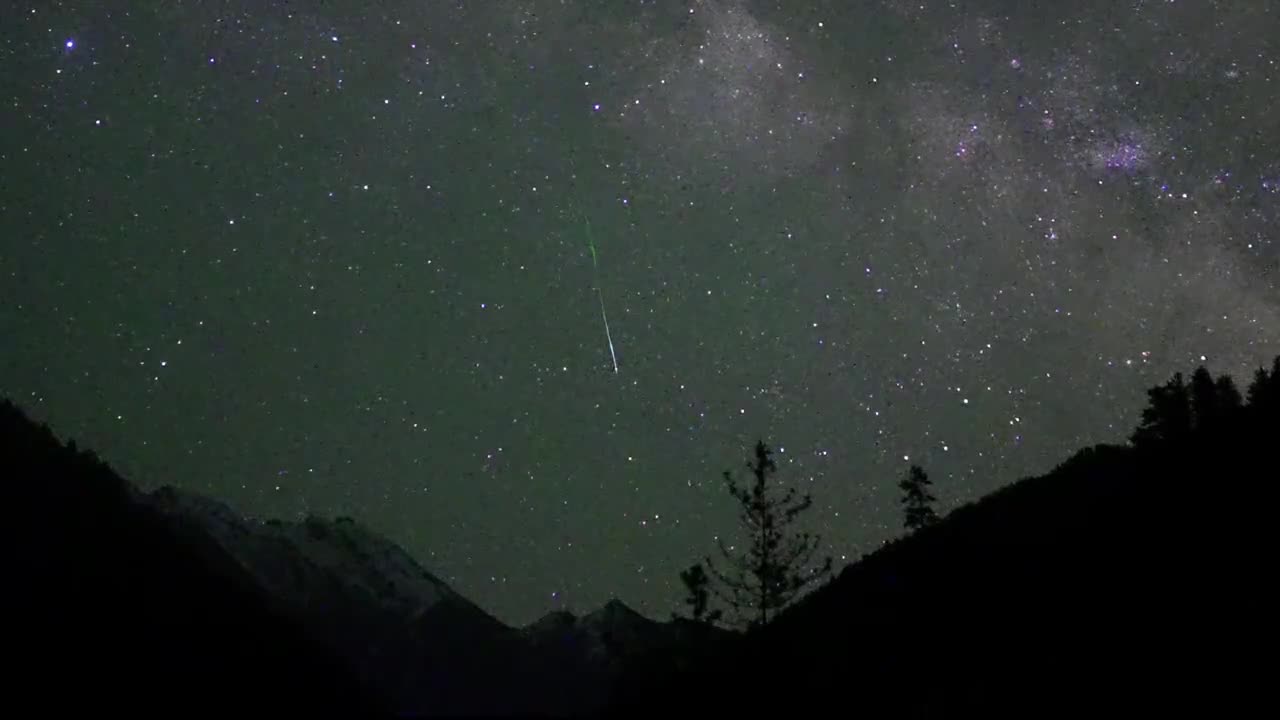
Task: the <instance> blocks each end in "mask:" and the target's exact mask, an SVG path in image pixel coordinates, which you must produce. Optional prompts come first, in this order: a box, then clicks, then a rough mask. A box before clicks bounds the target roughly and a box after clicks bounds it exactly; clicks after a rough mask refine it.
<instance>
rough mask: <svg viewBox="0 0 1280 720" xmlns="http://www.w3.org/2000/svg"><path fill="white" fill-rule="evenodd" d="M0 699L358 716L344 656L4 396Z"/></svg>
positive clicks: (0, 420) (86, 708) (89, 710)
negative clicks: (0, 681) (1, 690)
mask: <svg viewBox="0 0 1280 720" xmlns="http://www.w3.org/2000/svg"><path fill="white" fill-rule="evenodd" d="M0 476H2V477H3V479H4V484H3V493H4V500H5V502H4V507H5V509H6V513H5V517H4V518H3V521H2V523H3V524H2V525H0V527H3V531H4V542H3V546H4V557H3V562H2V563H0V568H3V570H2V572H3V577H4V582H3V584H4V590H3V593H0V594H2V595H3V597H4V608H3V620H0V622H3V632H2V633H0V637H2V638H3V646H2V647H3V652H4V654H5V659H6V663H5V664H6V669H5V671H4V676H5V682H4V687H5V688H6V690H5V698H4V701H3V702H4V704H5V706H6V707H8V708H10V710H11V711H13V712H17V713H18V714H23V715H48V714H54V715H58V716H61V715H76V716H79V717H85V716H91V717H106V716H108V715H112V714H121V713H123V714H125V715H126V716H128V717H137V716H139V713H142V714H145V715H146V716H158V715H160V714H161V713H163V714H165V715H166V716H174V717H180V716H185V715H191V714H208V713H215V714H218V715H224V716H226V717H241V716H245V715H254V716H256V715H260V714H263V713H269V714H271V715H286V714H287V716H289V717H299V716H307V715H324V716H330V717H334V716H346V717H361V716H368V715H370V714H377V712H378V710H377V707H376V706H375V704H374V703H373V702H371V701H370V699H369V697H368V695H367V694H366V693H365V692H364V691H363V690H362V689H361V688H359V687H358V686H357V684H356V682H355V681H354V680H353V678H352V676H351V674H350V673H349V672H348V670H347V668H346V667H345V665H344V664H343V663H342V662H341V661H339V660H338V659H336V658H334V657H333V656H331V655H330V654H329V653H327V652H326V651H325V650H324V649H322V648H321V647H320V646H319V645H318V644H316V643H315V642H313V641H312V640H311V639H310V638H309V637H307V635H306V634H304V633H303V632H302V631H301V629H300V628H299V627H298V626H296V625H295V624H293V623H291V622H289V621H288V620H286V619H285V618H283V617H281V616H279V615H277V614H275V613H273V612H272V611H271V610H269V607H270V604H269V602H268V600H267V598H265V597H264V596H263V595H262V594H261V592H260V591H259V590H258V589H257V588H256V586H255V584H254V583H253V582H252V581H251V580H250V579H249V578H248V577H247V576H245V575H244V573H243V571H242V569H241V568H240V567H239V566H237V565H236V564H235V562H234V561H232V560H231V559H230V558H229V557H227V556H226V555H225V553H223V552H222V551H221V549H220V548H218V547H217V546H215V545H213V544H211V543H208V542H205V541H202V540H201V537H202V536H201V535H200V534H199V533H191V534H190V535H184V534H182V533H181V532H178V531H175V529H174V528H173V526H172V525H171V524H169V523H167V522H165V521H164V520H163V519H162V518H161V517H160V516H159V515H158V514H157V513H155V512H152V511H150V510H148V509H146V508H145V507H142V506H141V505H139V504H138V503H136V502H134V501H133V497H132V496H133V494H134V492H135V491H134V490H133V489H132V488H131V486H129V485H128V483H126V482H125V481H124V480H122V479H121V478H120V477H119V476H117V475H116V474H115V473H114V472H112V471H111V470H110V469H109V468H108V467H107V466H106V465H104V464H103V463H101V462H100V461H99V460H98V459H97V457H96V456H95V455H94V454H93V453H91V452H83V451H79V450H77V448H76V446H75V443H74V442H70V443H67V444H66V445H65V446H64V445H63V444H62V443H61V442H59V441H58V440H57V438H55V437H54V435H53V434H52V433H51V432H50V431H49V429H48V428H47V427H45V426H43V425H37V424H35V423H33V422H32V421H30V420H29V419H28V418H27V417H26V416H25V415H24V414H23V413H22V412H21V411H20V410H18V409H17V408H16V407H15V406H14V405H12V404H11V403H9V402H8V401H0Z"/></svg>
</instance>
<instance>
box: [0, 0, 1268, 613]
mask: <svg viewBox="0 0 1280 720" xmlns="http://www.w3.org/2000/svg"><path fill="white" fill-rule="evenodd" d="M0 27H3V29H4V32H3V34H0V67H3V68H4V69H3V72H0V103H2V105H0V393H2V394H4V395H6V396H8V397H11V398H13V399H14V400H15V401H16V402H18V403H19V404H20V405H21V406H23V407H24V408H26V409H27V410H28V412H30V413H31V414H32V415H33V416H34V417H36V418H37V419H39V420H41V421H44V422H48V423H50V425H51V426H52V427H53V428H54V430H55V431H56V432H57V433H58V434H59V435H61V436H63V437H71V438H75V439H76V440H77V442H78V443H79V444H80V445H81V446H87V447H90V448H93V449H95V450H97V451H98V452H99V453H100V454H101V456H102V457H103V458H104V459H105V460H107V461H108V462H110V463H111V464H112V465H113V466H115V467H116V468H117V469H118V470H120V471H121V472H122V473H123V474H124V475H125V476H126V477H128V478H130V479H131V480H133V481H134V482H136V483H137V484H139V485H140V486H142V487H143V488H148V489H149V488H153V487H156V486H159V485H162V484H173V485H176V486H179V487H182V488H188V489H191V490H195V491H198V492H202V493H205V494H209V495H212V496H214V497H218V498H220V499H223V500H224V501H226V502H228V503H230V504H231V505H232V506H233V507H235V508H237V509H239V510H241V511H243V512H245V513H248V514H252V515H255V516H258V517H273V516H274V517H283V518H297V517H300V516H301V515H303V514H306V513H317V514H320V515H325V516H333V515H349V516H353V517H355V518H357V519H358V520H360V521H362V522H364V523H366V524H368V525H369V526H371V527H373V528H374V529H376V530H378V531H381V532H383V533H385V534H386V535H387V536H388V537H390V538H391V539H393V540H394V541H396V542H398V543H401V544H403V545H404V546H405V547H406V548H407V549H409V550H410V551H411V552H412V553H413V554H414V555H415V556H416V557H418V558H419V559H420V560H421V561H422V562H423V564H424V566H425V567H427V568H428V569H429V570H431V571H432V572H434V573H435V574H437V575H438V576H440V577H441V578H443V579H445V580H446V581H448V582H450V583H451V584H452V585H453V586H454V587H455V588H456V589H457V590H458V591H459V592H461V593H463V594H464V595H467V596H468V597H470V598H472V599H473V600H475V601H476V602H477V603H478V604H480V605H481V606H482V607H483V608H485V609H487V610H489V611H490V612H492V613H494V614H495V615H497V616H498V617H499V618H501V619H503V620H504V621H507V622H510V623H517V624H519V623H525V622H529V621H531V620H533V619H535V618H536V617H538V616H540V615H541V614H543V613H545V612H547V611H549V610H551V609H554V608H569V609H572V610H575V611H578V612H583V611H590V610H592V609H594V608H595V607H597V606H599V605H601V604H602V603H604V602H605V601H606V600H607V599H609V598H610V597H614V596H616V597H619V598H620V599H622V600H623V601H624V602H626V603H628V604H630V605H631V606H633V607H635V608H636V609H638V610H640V611H642V612H644V613H645V614H648V615H650V616H652V617H656V618H665V617H666V616H668V614H669V612H670V611H671V610H673V609H676V607H677V606H678V605H679V601H680V596H681V588H680V583H679V578H678V571H679V570H680V569H681V568H683V567H685V566H687V565H688V564H690V563H691V562H693V561H695V560H697V559H699V558H700V557H701V556H702V555H704V554H706V553H709V552H712V551H713V550H714V548H715V544H714V541H713V537H714V536H715V535H717V534H723V535H729V534H730V533H732V532H734V531H735V524H734V523H735V517H736V508H735V506H734V503H733V501H732V499H731V498H730V497H729V496H728V495H727V494H726V493H725V492H724V489H723V484H722V481H721V477H720V474H721V472H722V471H723V470H725V469H727V468H730V467H733V468H742V466H743V463H744V462H745V461H746V460H747V458H748V455H749V452H750V446H751V445H752V444H753V443H754V441H755V440H756V439H757V438H764V439H765V440H766V441H767V442H768V443H770V444H771V445H773V446H774V447H775V448H777V449H778V452H779V454H778V456H777V459H778V461H779V466H780V472H779V475H778V478H779V480H786V481H791V482H794V483H796V484H798V485H799V487H800V488H801V489H802V490H810V491H811V492H812V493H813V496H814V507H813V509H812V510H811V511H810V512H809V513H808V521H809V522H810V523H811V525H812V527H813V528H815V529H816V530H818V531H820V532H822V533H823V536H824V544H825V545H826V546H827V547H828V552H830V553H831V554H832V555H834V556H835V558H836V559H837V565H839V564H840V562H839V561H840V560H841V559H842V558H844V559H846V560H853V559H855V558H857V557H859V556H860V555H861V554H862V553H865V552H868V551H870V550H873V549H874V548H875V547H877V546H878V545H879V544H880V543H881V542H882V541H884V540H885V539H888V538H890V537H893V536H894V535H896V534H897V533H898V532H899V529H900V527H901V515H900V512H899V509H898V506H897V498H898V490H897V488H896V487H895V483H896V481H897V480H898V479H900V478H901V476H902V475H903V474H904V473H905V471H906V469H907V467H908V466H909V465H910V464H912V463H919V464H921V465H923V466H924V468H925V469H926V470H927V471H928V472H929V474H930V477H931V478H932V479H933V480H934V482H935V487H936V494H937V495H938V496H939V498H940V500H941V504H942V508H943V509H948V508H951V507H954V506H955V505H956V504H958V503H962V502H966V501H969V500H972V499H975V498H977V497H980V496H981V495H983V494H985V493H988V492H990V491H992V490H993V489H996V488H998V487H1000V486H1002V485H1004V484H1007V483H1009V482H1011V481H1013V480H1015V479H1017V478H1018V477H1021V476H1024V475H1027V474H1030V473H1039V472H1043V471H1046V470H1048V469H1049V468H1051V467H1052V466H1053V465H1055V464H1056V463H1057V462H1059V461H1061V460H1063V459H1064V458H1065V457H1066V456H1067V455H1068V454H1069V453H1070V452H1071V451H1073V450H1075V449H1077V448H1079V447H1080V446H1083V445H1086V444H1092V443H1098V442H1119V441H1123V439H1124V438H1125V437H1126V436H1127V434H1128V432H1129V430H1130V429H1131V428H1132V426H1133V425H1134V424H1136V422H1137V420H1138V415H1139V412H1140V409H1141V407H1142V405H1143V403H1144V399H1145V395H1144V390H1145V389H1146V388H1147V387H1149V386H1150V385H1153V384H1157V383H1160V382H1163V381H1164V380H1165V379H1167V378H1168V376H1169V375H1171V374H1172V373H1173V372H1174V371H1178V370H1181V371H1189V370H1191V369H1193V368H1194V367H1195V366H1196V365H1198V364H1200V362H1201V361H1202V360H1203V361H1204V362H1205V364H1207V365H1208V366H1209V367H1210V369H1211V370H1213V371H1214V372H1215V373H1217V372H1229V373H1231V374H1233V375H1235V376H1236V378H1237V380H1238V381H1241V384H1242V385H1243V384H1245V383H1247V381H1248V378H1249V377H1250V375H1251V372H1252V369H1253V368H1255V367H1257V366H1258V365H1260V364H1263V363H1264V362H1268V361H1269V360H1270V358H1271V357H1273V356H1274V355H1275V354H1277V353H1278V352H1280V287H1277V285H1278V284H1280V283H1278V280H1277V278H1278V277H1280V275H1278V272H1280V270H1278V268H1280V229H1278V228H1280V225H1278V223H1277V221H1278V220H1280V99H1278V98H1280V5H1277V4H1276V3H1274V2H1271V1H1270V0H1232V1H1231V2H1227V1H1226V0H1222V1H1219V2H1211V1H1209V0H1178V1H1177V2H1173V1H1172V0H1168V1H1165V0H1146V1H1143V0H1126V1H1123V2H1121V1H1119V0H1072V1H1071V2H1064V1H1063V0H972V1H969V2H942V1H940V0H911V1H908V0H829V1H827V2H802V1H800V0H787V2H785V3H782V2H757V1H748V0H682V1H679V2H677V1H674V0H673V1H667V0H661V1H656V2H655V1H649V2H641V1H638V0H628V1H627V2H622V1H621V0H619V1H616V2H604V1H603V0H601V1H597V2H587V1H586V0H526V1H525V2H507V1H505V0H490V1H481V0H472V1H468V2H457V1H454V2H444V1H442V0H417V1H416V2H408V1H407V0H360V1H357V0H332V1H330V2H322V1H320V0H311V1H306V0H298V1H296V2H260V1H259V0H224V1H221V2H212V1H210V2H192V1H190V0H188V1H186V2H172V1H169V0H165V1H164V2H160V1H153V2H138V1H134V0H103V1H102V2H88V1H75V0H73V1H68V2H59V3H36V4H32V5H22V4H19V5H12V4H7V3H6V4H5V7H4V9H0ZM593 248H594V251H595V253H594V254H595V260H596V262H595V263H593ZM602 311H603V312H602ZM605 317H607V321H608V333H606V328H605ZM610 344H612V346H613V351H614V353H615V354H616V362H617V369H616V371H615V367H614V360H613V355H611V352H610ZM730 537H732V535H730Z"/></svg>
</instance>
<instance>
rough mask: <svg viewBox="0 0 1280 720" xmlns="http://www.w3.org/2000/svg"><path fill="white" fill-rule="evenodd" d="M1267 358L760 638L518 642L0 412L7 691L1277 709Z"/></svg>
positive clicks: (629, 707)
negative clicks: (144, 485) (1271, 694)
mask: <svg viewBox="0 0 1280 720" xmlns="http://www.w3.org/2000/svg"><path fill="white" fill-rule="evenodd" d="M1276 367H1277V368H1278V369H1277V370H1276V371H1275V372H1274V373H1271V374H1268V373H1267V372H1265V371H1263V372H1260V373H1259V375H1258V379H1257V380H1255V382H1254V384H1253V385H1251V386H1250V388H1249V398H1250V399H1249V404H1248V405H1242V404H1241V398H1240V394H1239V392H1238V391H1235V390H1234V387H1233V386H1232V385H1231V384H1230V383H1229V382H1224V381H1223V380H1222V379H1221V378H1219V379H1218V380H1212V378H1211V377H1210V376H1208V375H1207V373H1200V372H1198V373H1197V375H1196V376H1193V383H1192V384H1191V385H1187V384H1185V383H1182V382H1181V381H1180V380H1179V378H1177V377H1175V379H1174V380H1172V381H1170V383H1169V384H1166V385H1164V386H1161V387H1159V388H1153V389H1152V390H1151V392H1150V393H1149V394H1150V396H1151V406H1150V407H1149V408H1148V409H1147V410H1146V411H1144V413H1143V420H1142V425H1141V426H1140V428H1139V430H1138V431H1136V432H1135V434H1134V443H1133V445H1126V446H1116V445H1098V446H1095V447H1091V448H1087V449H1084V450H1081V451H1080V452H1077V453H1076V454H1074V455H1072V456H1071V457H1070V458H1069V459H1067V460H1066V461H1064V462H1063V463H1061V464H1060V465H1059V466H1057V467H1056V468H1054V469H1053V470H1052V471H1051V472H1049V473H1047V474H1045V475H1042V476H1039V477H1032V478H1026V479H1023V480H1021V481H1018V482H1016V483H1013V484H1012V485H1009V486H1007V487H1005V488H1002V489H1001V490H999V491H997V492H994V493H992V494H990V495H988V496H986V497H984V498H982V499H981V500H979V501H977V502H974V503H971V504H969V505H965V506H963V507H960V508H958V509H956V510H954V511H952V512H951V513H949V514H947V515H946V516H944V517H942V518H940V519H938V520H936V521H933V522H930V523H927V524H922V525H920V526H919V527H918V528H917V529H916V530H915V531H914V532H912V533H910V534H909V535H906V536H904V537H902V538H899V539H897V540H894V541H892V542H889V543H886V544H884V545H883V546H882V547H880V548H878V549H876V550H875V551H873V552H871V553H869V554H868V555H866V556H865V557H863V558H862V559H860V560H858V561H857V562H855V563H853V564H851V565H849V566H847V567H845V568H844V569H843V571H841V572H840V573H839V574H838V576H836V577H835V578H834V579H832V580H831V581H829V582H828V583H827V584H826V585H824V586H822V587H820V588H818V589H816V590H814V591H813V592H812V593H810V594H808V595H806V596H804V597H803V598H801V599H799V601H798V602H796V603H794V604H793V605H791V606H789V607H788V608H787V609H786V610H784V611H782V612H781V613H780V614H778V615H777V616H775V617H774V618H773V619H772V621H771V622H769V623H768V624H766V625H763V626H762V627H758V628H755V629H753V630H752V631H751V632H748V633H745V634H743V633H737V632H729V631H726V630H722V629H719V628H716V627H714V626H712V625H710V624H707V623H703V622H695V621H693V620H685V619H676V620H672V621H670V622H655V621H653V620H650V619H648V618H645V617H643V616H641V615H639V614H638V613H636V612H635V611H634V610H632V609H631V608H629V607H627V606H626V605H625V604H623V603H621V602H619V601H616V600H615V601H611V602H609V603H607V604H606V605H605V606H603V607H601V608H599V609H597V610H595V611H594V612H590V613H587V614H585V615H583V616H577V615H574V614H572V613H569V612H564V611H557V612H553V613H550V614H548V615H547V616H544V617H543V618H541V619H539V620H537V621H536V622H534V623H531V624H529V625H528V626H525V627H523V628H512V627H508V626H507V625H505V624H503V623H501V622H500V621H498V620H497V619H495V618H493V617H492V616H490V615H489V614H488V613H486V612H484V611H483V610H482V609H481V608H479V607H478V606H477V605H475V604H474V603H472V602H471V601H470V600H468V599H467V598H465V597H463V596H462V595H461V594H459V593H457V592H456V591H454V590H453V589H452V588H450V587H449V586H448V584H447V583H445V582H443V581H442V580H440V579H439V578H438V577H436V576H434V575H432V574H431V573H430V572H429V571H428V570H427V569H425V568H423V567H421V566H420V565H419V564H418V563H417V562H416V561H415V560H414V559H413V558H412V557H411V556H409V555H408V554H407V553H406V552H404V550H403V549H401V548H399V547H398V546H396V545H395V544H393V543H391V542H390V541H388V540H387V539H385V538H384V537H382V536H380V535H378V534H377V533H375V532H373V531H371V530H369V529H368V528H366V527H364V526H363V525H361V524H360V523H358V522H356V521H354V520H352V519H349V518H337V519H324V518H318V517H308V518H305V519H302V520H298V521H278V520H268V521H260V520H256V519H253V518H248V517H244V516H242V515H240V514H238V513H236V512H234V511H233V510H231V509H230V508H229V507H227V506H226V505H224V504H222V503H220V502H218V501H216V500H213V499H211V498H206V497H202V496H200V495H197V494H194V493H190V492H187V491H182V490H177V489H173V488H161V489H159V490H156V491H154V492H151V493H142V492H139V491H138V490H136V489H135V488H134V487H133V486H132V485H130V484H129V483H128V482H127V481H125V480H123V479H122V478H120V477H119V476H118V475H117V474H115V473H114V472H113V471H112V470H111V469H110V468H109V467H107V466H106V465H105V464H103V463H102V462H100V461H99V460H98V459H97V457H96V456H94V455H93V453H91V452H84V451H81V450H79V449H77V448H76V446H75V443H74V442H69V443H65V444H64V443H62V442H60V441H59V440H58V439H57V438H56V437H55V436H54V434H53V433H52V432H51V431H50V430H49V429H48V428H47V427H45V426H43V425H39V424H36V423H34V422H32V421H31V420H30V419H28V418H27V417H26V416H25V415H24V414H23V413H22V411H21V410H19V409H18V408H17V407H15V406H14V405H13V404H11V403H8V402H3V403H0V467H4V468H5V469H6V470H7V472H6V484H5V491H6V493H7V496H6V497H7V499H8V501H9V502H8V503H7V505H6V507H7V508H8V509H9V517H8V518H6V521H5V522H4V523H3V524H0V527H3V528H4V531H5V532H6V534H7V536H6V540H7V542H5V543H4V547H5V548H6V553H7V555H6V557H5V558H4V567H5V569H6V571H7V572H6V580H7V581H8V582H7V589H8V592H6V593H5V594H4V597H5V602H6V607H5V610H6V611H7V612H5V613H4V617H5V622H6V625H5V627H4V632H5V634H4V637H5V639H6V641H7V642H6V644H5V649H6V650H7V652H8V654H9V657H10V659H11V660H12V661H13V662H12V663H11V666H12V667H14V668H16V669H15V670H12V671H11V672H10V676H9V679H10V681H11V683H12V685H11V687H12V688H13V692H12V693H11V695H10V698H9V700H10V702H11V703H18V704H22V705H26V704H30V705H31V706H33V707H39V708H41V709H45V708H50V709H52V708H56V709H58V710H66V711H71V712H76V711H85V710H88V711H94V712H102V711H111V710H119V711H122V712H131V713H136V712H148V713H150V712H169V713H172V712H183V711H184V710H186V711H189V710H191V709H198V710H202V711H207V710H210V709H212V710H215V711H219V712H234V713H236V714H244V713H246V712H253V713H257V714H285V713H288V714H290V715H291V716H292V715H299V714H311V713H315V714H324V715H327V716H332V715H343V716H361V717H363V716H378V715H388V714H390V715H395V716H399V717H408V716H442V715H542V716H547V715H554V716H568V715H573V716H588V715H590V716H598V715H607V716H644V717H650V716H654V715H658V714H661V715H669V714H673V713H675V714H681V715H705V714H714V715H717V716H721V715H733V714H738V713H747V714H750V715H752V716H756V715H761V714H776V713H782V714H787V715H797V716H803V715H809V714H815V715H816V714H824V715H825V714H830V713H831V712H832V706H833V705H834V706H835V707H836V708H837V710H838V711H840V712H861V713H864V714H867V715H869V716H887V715H892V716H902V717H955V716H965V717H968V716H1006V715H1018V716H1020V717H1026V716H1035V717H1042V716H1068V715H1074V716H1079V715H1083V714H1089V715H1096V714H1099V713H1104V714H1108V715H1110V714H1141V715H1144V716H1145V715H1151V714H1166V713H1173V712H1180V713H1187V712H1197V713H1204V714H1207V713H1212V714H1214V715H1222V714H1224V713H1230V714H1236V713H1238V712H1240V711H1242V710H1245V709H1252V708H1253V707H1254V706H1255V705H1257V706H1262V705H1259V703H1265V701H1266V700H1268V699H1269V698H1267V697H1266V696H1265V694H1264V692H1265V690H1266V688H1268V687H1269V684H1268V680H1269V679H1270V678H1269V673H1268V672H1267V669H1268V667H1269V666H1268V664H1267V662H1266V658H1267V657H1269V655H1268V654H1269V652H1270V651H1271V649H1272V647H1273V646H1274V638H1275V632H1274V630H1275V625H1274V620H1273V619H1272V618H1273V616H1274V612H1273V610H1272V608H1273V607H1274V606H1275V601H1276V597H1275V592H1274V591H1273V590H1272V589H1271V583H1270V579H1271V578H1270V575H1271V574H1272V573H1271V571H1270V570H1268V569H1267V568H1270V567H1271V566H1272V564H1273V563H1272V562H1271V553H1270V552H1269V551H1267V550H1266V549H1265V548H1267V547H1269V546H1270V545H1269V541H1270V536H1271V531H1270V529H1271V517H1272V515H1273V508H1274V507H1275V500H1276V483H1275V479H1276V468H1277V459H1276V455H1275V448H1276V447H1277V445H1276V441H1277V440H1280V359H1277V362H1276ZM1197 378H1198V379H1197ZM1206 378H1209V380H1206ZM1188 408H1189V409H1190V411H1189V410H1188ZM1188 412H1190V414H1188ZM1187 418H1190V420H1187ZM888 481H892V479H891V478H890V479H888Z"/></svg>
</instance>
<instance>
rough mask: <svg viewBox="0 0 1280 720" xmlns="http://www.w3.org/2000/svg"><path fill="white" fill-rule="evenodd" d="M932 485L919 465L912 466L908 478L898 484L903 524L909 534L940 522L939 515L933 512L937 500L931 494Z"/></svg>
mask: <svg viewBox="0 0 1280 720" xmlns="http://www.w3.org/2000/svg"><path fill="white" fill-rule="evenodd" d="M932 484H933V483H932V482H930V480H929V476H928V475H927V474H925V471H924V468H922V467H920V466H919V465H912V466H911V469H910V470H908V471H907V476H906V477H905V478H903V479H902V482H900V483H898V487H899V488H901V489H902V505H903V521H902V524H903V527H905V528H906V529H907V531H908V532H914V531H916V530H919V529H920V528H922V527H925V526H928V525H932V524H934V523H935V522H937V521H938V514H937V513H935V512H934V511H933V505H932V503H933V502H934V501H936V500H937V498H935V497H934V496H933V495H930V494H929V486H930V485H932Z"/></svg>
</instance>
